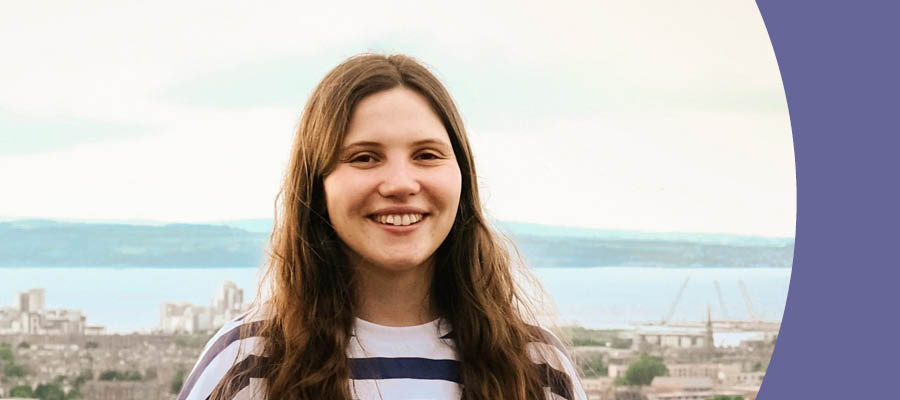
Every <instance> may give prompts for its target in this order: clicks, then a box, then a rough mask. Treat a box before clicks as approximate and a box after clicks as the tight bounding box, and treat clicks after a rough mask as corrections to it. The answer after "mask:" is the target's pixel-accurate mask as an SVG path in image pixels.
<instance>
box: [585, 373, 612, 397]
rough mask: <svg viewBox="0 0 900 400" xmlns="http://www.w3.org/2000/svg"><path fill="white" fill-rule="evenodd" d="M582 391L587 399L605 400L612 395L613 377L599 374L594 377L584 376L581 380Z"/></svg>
mask: <svg viewBox="0 0 900 400" xmlns="http://www.w3.org/2000/svg"><path fill="white" fill-rule="evenodd" d="M581 385H582V387H584V393H585V394H587V398H588V400H606V399H609V398H611V397H612V395H611V393H612V390H613V378H610V377H608V376H599V377H596V378H584V379H582V380H581Z"/></svg>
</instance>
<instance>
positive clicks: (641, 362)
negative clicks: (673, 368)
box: [622, 354, 669, 386]
mask: <svg viewBox="0 0 900 400" xmlns="http://www.w3.org/2000/svg"><path fill="white" fill-rule="evenodd" d="M668 374H669V370H668V369H667V368H666V365H665V364H663V360H662V358H660V357H651V356H648V355H646V354H643V355H641V358H639V359H638V360H637V361H635V362H633V363H631V365H629V366H628V369H627V370H626V371H625V377H624V379H623V380H622V381H623V382H624V383H626V384H628V385H639V386H644V385H649V384H650V382H653V378H655V377H657V376H665V375H668Z"/></svg>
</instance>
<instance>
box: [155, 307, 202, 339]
mask: <svg viewBox="0 0 900 400" xmlns="http://www.w3.org/2000/svg"><path fill="white" fill-rule="evenodd" d="M211 316H212V313H210V311H209V309H208V308H206V307H202V306H197V305H193V304H191V303H169V302H166V303H163V305H162V309H161V310H160V317H159V329H160V330H161V331H163V332H164V333H197V332H204V331H208V330H210V329H212V318H211Z"/></svg>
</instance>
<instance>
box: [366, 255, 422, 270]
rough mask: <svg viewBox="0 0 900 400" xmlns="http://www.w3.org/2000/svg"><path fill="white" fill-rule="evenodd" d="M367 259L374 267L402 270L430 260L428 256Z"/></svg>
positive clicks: (416, 266) (415, 267)
mask: <svg viewBox="0 0 900 400" xmlns="http://www.w3.org/2000/svg"><path fill="white" fill-rule="evenodd" d="M369 261H370V264H371V266H372V267H374V268H379V269H385V270H388V271H393V272H404V271H410V270H414V269H417V268H420V267H422V266H425V265H428V263H429V262H430V261H431V260H430V259H429V258H428V257H390V258H387V257H384V258H375V259H370V260H369Z"/></svg>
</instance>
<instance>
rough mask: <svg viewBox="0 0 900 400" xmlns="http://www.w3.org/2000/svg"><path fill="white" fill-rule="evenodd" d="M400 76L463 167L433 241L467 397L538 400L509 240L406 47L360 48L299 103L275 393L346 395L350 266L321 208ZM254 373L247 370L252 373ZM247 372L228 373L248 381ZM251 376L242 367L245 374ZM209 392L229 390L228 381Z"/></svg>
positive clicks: (277, 294)
mask: <svg viewBox="0 0 900 400" xmlns="http://www.w3.org/2000/svg"><path fill="white" fill-rule="evenodd" d="M398 86H402V87H405V88H408V89H411V90H415V91H417V92H418V93H420V94H422V95H423V96H424V97H425V98H427V99H428V100H429V102H430V103H431V106H432V108H433V109H434V111H435V113H436V114H437V115H438V116H439V117H440V119H441V121H442V122H443V124H444V127H445V129H446V130H447V133H448V134H449V136H450V142H451V143H452V146H453V151H454V153H455V156H456V160H457V162H458V164H459V169H460V172H461V174H462V177H463V179H462V192H461V195H460V201H459V209H458V210H457V214H456V220H455V221H454V223H453V227H452V229H451V230H450V233H449V234H448V236H447V238H446V239H445V240H444V242H443V243H442V244H441V245H440V247H439V248H438V250H437V257H435V260H436V265H435V266H434V276H433V279H432V284H431V293H430V296H429V298H430V299H431V301H432V302H433V303H434V304H433V305H434V307H435V309H436V310H437V311H438V313H439V315H440V316H441V317H442V318H443V320H444V321H446V322H447V323H448V324H449V325H450V327H451V328H452V330H453V341H454V344H455V348H456V352H457V356H458V359H459V361H460V379H461V386H462V398H463V399H499V398H503V399H520V400H524V399H538V398H543V397H544V390H543V386H545V385H546V376H543V375H545V374H543V373H542V372H541V370H540V369H539V368H537V367H536V365H535V362H534V361H532V360H531V359H530V358H529V356H528V351H526V349H527V346H528V343H530V342H535V341H540V340H541V338H540V334H539V333H538V332H536V331H535V330H534V329H533V328H532V327H530V326H529V325H528V324H527V323H526V322H530V321H527V316H528V315H529V314H530V313H529V311H528V309H527V307H526V308H523V306H524V305H525V304H527V302H526V301H523V298H522V293H521V292H520V291H519V290H518V289H517V284H516V279H515V278H514V274H513V271H512V268H513V267H512V264H513V261H512V260H511V257H510V254H509V251H508V249H507V246H506V243H505V242H504V240H502V239H501V237H500V236H498V235H497V234H496V233H494V232H493V231H492V230H491V228H490V226H489V224H488V223H487V221H486V219H485V216H484V213H483V211H482V207H481V201H480V200H479V196H478V186H477V178H476V174H475V165H474V162H473V157H472V152H471V149H470V147H469V141H468V139H467V136H466V131H465V128H464V127H463V123H462V118H461V117H460V114H459V112H458V111H457V109H456V106H455V105H454V103H453V100H452V98H451V97H450V94H449V93H448V92H447V90H446V89H445V88H444V86H443V85H442V84H441V83H440V82H439V81H438V79H437V78H436V77H435V76H434V75H432V74H431V73H430V72H429V71H428V70H427V69H426V68H425V67H423V66H422V65H421V64H420V63H418V62H417V61H415V60H414V59H412V58H410V57H407V56H404V55H378V54H364V55H359V56H355V57H352V58H350V59H348V60H346V61H344V62H343V63H341V64H340V65H338V66H337V67H335V68H334V69H333V70H332V71H331V72H329V73H328V74H327V75H326V76H325V78H324V79H323V80H322V81H321V82H320V83H319V85H318V86H317V87H316V88H315V90H314V91H313V93H312V95H311V96H310V98H309V100H308V102H307V104H306V107H305V109H304V111H303V114H302V117H301V120H300V124H299V127H298V129H297V133H296V137H295V139H294V143H293V147H292V149H291V159H290V164H289V167H288V169H287V173H286V176H285V179H284V185H283V187H282V189H281V192H280V194H279V199H280V212H279V215H277V216H276V224H275V228H274V230H273V232H272V236H271V238H270V252H271V256H270V259H269V261H268V265H267V278H268V282H269V283H270V285H271V287H270V294H269V296H270V298H269V300H268V301H267V303H266V306H265V309H266V319H265V321H264V322H263V325H262V329H261V331H260V332H259V333H258V335H260V336H262V337H263V338H264V340H265V341H264V343H265V345H264V346H265V348H264V353H265V360H266V361H265V362H264V364H265V365H260V366H258V367H259V368H260V369H261V370H263V371H264V372H263V373H262V374H261V375H262V376H263V377H264V378H265V392H266V395H267V397H268V398H269V399H349V398H350V396H351V393H350V386H349V380H350V366H349V360H348V358H347V355H346V354H347V348H348V345H349V342H350V338H351V335H352V329H353V324H354V320H355V315H356V312H355V304H354V295H353V294H354V287H355V277H354V271H353V269H352V268H351V267H350V266H349V264H348V262H347V258H346V256H345V254H344V252H343V250H342V249H341V246H340V239H338V237H337V234H336V233H335V231H334V229H333V228H332V226H331V224H330V222H329V218H328V213H327V210H326V207H325V192H324V189H323V180H324V178H325V176H326V175H327V174H328V173H329V172H330V171H331V169H332V168H333V167H334V165H335V163H336V161H337V154H338V152H339V149H340V147H341V145H342V140H343V137H344V135H345V133H346V131H347V127H348V125H349V121H350V118H351V114H352V112H353V110H354V106H355V105H356V104H357V103H358V102H359V101H360V100H362V99H363V98H365V97H366V96H368V95H371V94H373V93H376V92H380V91H383V90H388V89H392V88H395V87H398ZM244 373H246V372H244ZM240 374H241V373H237V374H236V375H233V376H230V377H228V379H226V380H227V381H230V382H232V383H233V382H234V381H236V380H240V379H241V378H242V377H241V376H240ZM244 378H246V377H244ZM223 383H225V384H223V385H220V386H219V387H217V388H216V392H214V396H213V398H220V397H224V398H227V396H219V395H221V394H226V393H227V392H228V388H229V387H231V386H232V385H231V384H227V383H226V382H224V381H223Z"/></svg>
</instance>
